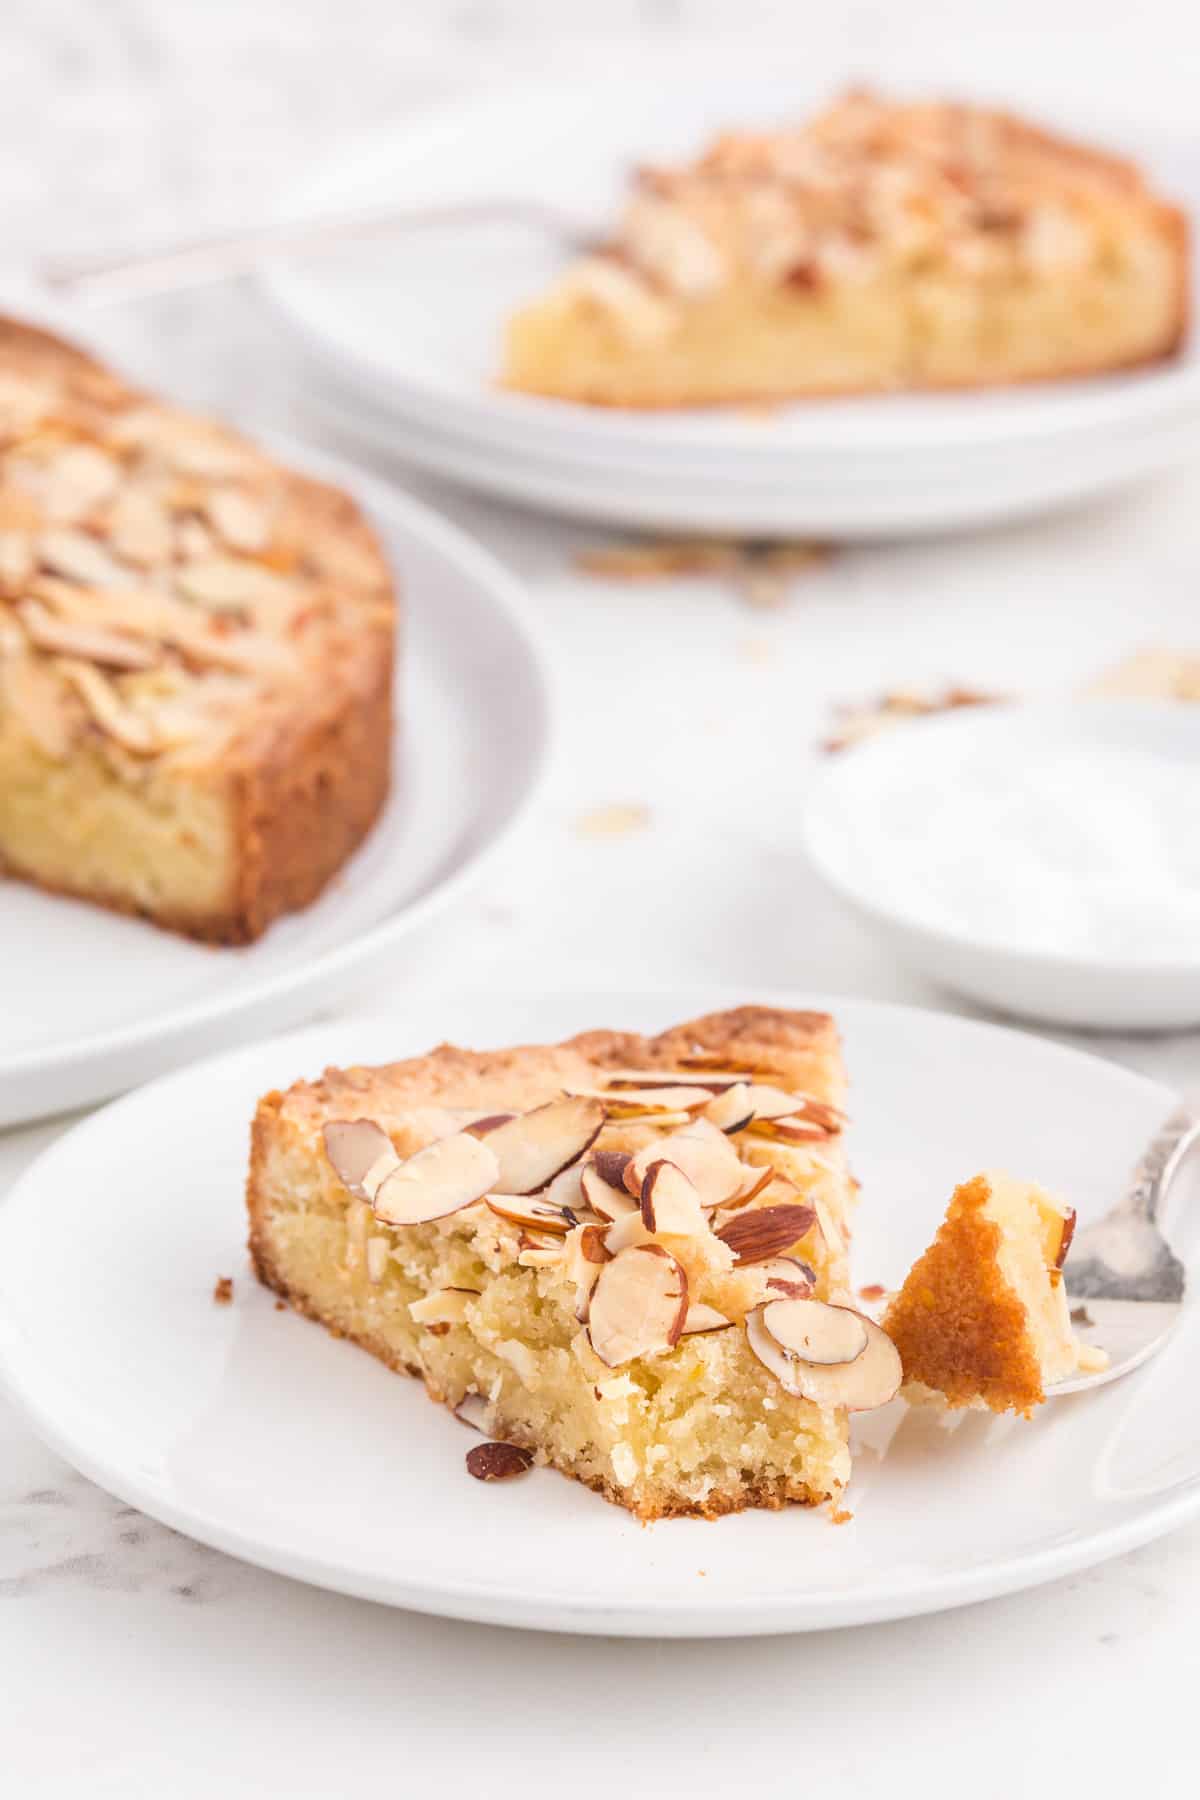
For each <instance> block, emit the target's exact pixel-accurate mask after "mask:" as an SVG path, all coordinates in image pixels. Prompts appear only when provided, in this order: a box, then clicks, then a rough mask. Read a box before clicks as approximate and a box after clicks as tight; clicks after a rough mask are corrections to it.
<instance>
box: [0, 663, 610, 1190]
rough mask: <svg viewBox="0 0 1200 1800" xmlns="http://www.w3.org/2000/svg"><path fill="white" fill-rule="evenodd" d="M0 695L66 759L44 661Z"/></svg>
mask: <svg viewBox="0 0 1200 1800" xmlns="http://www.w3.org/2000/svg"><path fill="white" fill-rule="evenodd" d="M0 696H2V697H3V699H4V702H5V705H6V706H8V707H9V708H10V709H11V711H12V713H13V715H14V716H15V717H16V719H17V721H18V723H19V724H20V726H21V727H22V729H23V730H24V732H25V734H26V736H27V737H28V738H29V740H30V742H31V743H33V744H35V745H36V746H37V748H38V749H39V750H40V751H41V753H42V755H43V756H45V757H48V758H49V759H50V761H51V762H65V761H66V760H67V757H68V756H69V755H70V753H71V745H72V742H73V741H74V735H75V734H74V732H73V730H72V727H71V718H70V715H69V713H68V710H67V697H66V693H65V690H64V689H63V687H62V685H61V683H60V682H59V681H58V680H57V679H56V677H55V676H54V675H53V674H51V672H50V670H49V669H48V668H47V667H45V665H43V664H40V663H38V662H36V661H34V660H33V659H32V658H30V657H28V656H22V657H20V658H14V659H13V660H12V661H11V662H6V663H5V665H4V667H3V668H2V669H0ZM632 1204H633V1202H632V1201H631V1202H630V1205H632Z"/></svg>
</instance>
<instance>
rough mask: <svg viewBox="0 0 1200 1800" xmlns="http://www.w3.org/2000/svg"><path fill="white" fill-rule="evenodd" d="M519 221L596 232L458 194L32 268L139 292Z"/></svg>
mask: <svg viewBox="0 0 1200 1800" xmlns="http://www.w3.org/2000/svg"><path fill="white" fill-rule="evenodd" d="M504 223H507V224H510V225H520V226H522V227H524V228H525V229H526V230H528V231H534V232H537V233H539V234H540V235H542V236H544V237H549V238H552V239H553V240H554V241H555V242H557V243H559V244H561V245H562V246H563V248H564V249H567V250H575V251H587V250H592V249H595V248H596V247H597V246H598V245H599V243H600V240H601V233H600V230H599V227H598V226H592V225H590V224H588V223H587V222H585V221H584V220H582V219H578V218H572V217H570V216H569V215H568V214H567V213H565V212H560V211H559V210H558V209H557V208H556V207H553V206H548V205H544V204H543V203H542V202H541V201H539V200H517V199H507V200H506V199H499V198H497V199H491V200H457V201H449V202H447V203H445V204H439V205H430V206H404V207H402V206H389V207H379V208H377V209H374V210H371V211H359V212H348V213H339V214H332V215H329V216H327V217H325V218H312V219H299V220H296V221H294V222H289V223H287V224H283V225H264V226H260V227H258V228H256V229H251V230H248V231H231V232H226V233H223V234H222V235H221V236H218V237H209V238H197V239H193V240H192V241H190V242H180V243H175V244H163V245H160V246H159V247H158V248H156V249H153V250H146V251H142V252H137V253H134V254H130V255H124V256H81V257H70V258H57V259H51V260H48V261H46V262H43V263H41V264H39V265H38V269H37V275H38V278H39V280H41V281H42V282H44V283H45V284H46V286H47V287H49V288H50V289H51V290H52V291H53V292H54V293H56V294H59V295H61V296H64V297H68V296H69V297H70V298H71V299H77V300H95V301H105V300H124V299H129V298H132V297H133V296H135V295H138V294H157V293H167V292H170V291H171V290H172V289H175V288H188V287H201V286H203V285H204V284H205V283H206V282H210V281H225V280H227V279H228V278H229V277H230V276H232V275H245V274H247V273H249V272H250V271H251V270H253V269H256V268H259V267H261V265H262V264H263V263H266V262H271V261H273V260H274V259H275V258H276V257H280V256H295V255H305V256H312V255H325V254H327V253H328V252H330V251H332V250H337V249H338V248H340V246H341V245H343V244H347V243H353V242H355V241H359V242H365V241H367V240H369V239H371V238H381V237H390V236H392V235H394V234H396V233H403V232H412V231H426V230H430V229H433V228H436V227H438V226H447V225H451V226H456V225H459V226H468V225H490V224H504Z"/></svg>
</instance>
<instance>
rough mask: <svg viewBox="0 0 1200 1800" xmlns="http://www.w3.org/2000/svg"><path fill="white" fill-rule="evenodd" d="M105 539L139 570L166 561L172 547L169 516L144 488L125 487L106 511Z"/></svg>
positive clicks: (172, 532) (119, 554) (156, 565)
mask: <svg viewBox="0 0 1200 1800" xmlns="http://www.w3.org/2000/svg"><path fill="white" fill-rule="evenodd" d="M106 527H107V536H108V541H109V543H110V545H111V546H112V548H113V549H114V550H115V551H116V553H117V555H118V556H120V557H122V558H123V559H124V560H125V561H126V562H130V563H134V564H135V565H136V566H137V567H138V568H139V569H153V568H156V567H158V566H160V565H161V564H163V563H165V562H167V561H168V560H169V559H170V556H171V550H172V546H173V544H174V531H173V528H172V524H171V515H170V513H169V512H168V510H167V508H166V507H165V506H164V505H163V504H162V502H161V501H160V500H156V499H155V498H154V497H153V495H151V494H148V493H147V492H146V491H145V489H144V488H137V487H126V488H123V489H122V490H121V492H120V493H119V494H118V495H117V496H116V498H115V499H114V500H113V502H112V505H111V506H110V507H109V508H108V513H107V519H106Z"/></svg>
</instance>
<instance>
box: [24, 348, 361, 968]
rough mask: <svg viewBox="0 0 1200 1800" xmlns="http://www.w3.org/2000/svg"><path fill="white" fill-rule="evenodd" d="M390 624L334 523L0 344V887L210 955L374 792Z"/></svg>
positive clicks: (259, 475)
mask: <svg viewBox="0 0 1200 1800" xmlns="http://www.w3.org/2000/svg"><path fill="white" fill-rule="evenodd" d="M394 613H395V600H394V596H393V591H392V583H391V579H390V576H389V573H388V569H387V566H386V564H385V562H384V560H383V557H382V555H381V553H380V550H379V548H378V546H377V544H376V542H375V540H374V538H373V536H372V533H371V531H370V529H369V528H368V526H367V524H366V523H365V521H364V519H363V518H362V516H361V514H360V513H359V512H358V510H357V508H356V507H355V506H354V504H353V503H352V502H351V501H350V500H349V499H348V498H347V497H346V496H345V495H344V494H341V493H339V492H338V491H337V490H336V489H334V488H330V487H326V486H323V485H322V484H321V483H319V482H316V481H312V480H310V479H308V478H307V477H305V476H302V475H298V474H293V473H291V472H289V471H288V470H286V469H284V468H281V467H280V466H279V465H278V464H277V463H275V462H273V461H272V460H271V459H270V458H269V457H267V456H266V455H265V454H264V453H263V452H261V451H259V450H257V449H255V448H254V447H253V446H252V445H251V444H249V443H247V442H246V441H245V440H244V439H243V438H241V437H239V436H237V435H236V434H235V433H234V432H232V431H229V430H227V429H225V428H223V427H222V426H219V425H216V424H213V423H211V422H209V421H207V420H205V419H201V418H197V417H195V416H193V415H192V414H190V413H187V412H183V411H181V410H179V409H178V408H175V407H172V406H169V405H166V404H164V403H162V402H159V401H156V400H153V399H150V398H148V397H147V396H146V395H144V394H141V393H138V392H137V391H136V390H134V389H133V388H131V387H129V386H128V385H127V384H126V383H125V382H123V381H122V380H120V379H119V378H118V377H117V376H116V375H114V374H112V373H111V372H110V371H109V370H107V369H105V368H103V367H102V366H101V365H100V364H99V363H97V362H95V361H94V360H93V359H92V358H90V357H89V356H86V355H84V354H83V353H82V352H80V351H78V350H75V349H72V348H71V347H70V346H69V345H67V344H65V343H62V342H61V341H59V340H58V339H56V338H53V337H50V336H47V335H46V334H44V333H42V332H39V331H35V330H33V329H31V328H30V327H28V326H24V325H21V324H17V323H15V322H12V321H3V320H0V868H2V869H3V870H4V872H6V873H7V874H9V875H13V876H17V877H21V878H23V879H25V880H28V881H32V882H36V883H38V884H39V885H41V886H43V887H45V888H49V889H53V890H55V891H57V892H60V893H65V894H73V895H77V896H80V897H82V898H85V899H89V900H93V901H96V902H97V903H99V904H101V905H104V906H108V907H113V908H117V909H119V910H120V911H123V912H129V913H135V914H138V915H140V916H141V917H143V918H145V919H149V920H153V921H154V922H155V923H156V924H159V925H163V926H167V927H170V928H172V929H174V930H177V931H181V932H186V933H188V934H190V935H191V936H194V937H197V938H203V939H208V940H210V941H213V942H218V943H226V944H236V943H245V942H248V941H250V940H251V939H253V938H256V937H258V936H259V935H260V933H262V932H263V931H264V930H265V929H266V927H267V926H268V925H269V924H270V923H271V921H272V920H273V919H275V918H277V917H278V916H279V915H280V914H281V913H285V912H290V911H293V910H295V909H296V908H299V907H303V906H306V905H307V904H308V903H309V902H310V901H311V900H313V899H314V898H315V897H316V895H317V894H319V893H320V892H321V890H322V888H323V887H324V886H325V884H326V883H327V882H328V881H329V879H330V878H331V876H333V875H334V874H335V873H336V871H337V870H338V869H339V868H340V867H341V866H342V864H343V863H344V862H345V861H346V859H347V857H348V856H349V855H350V854H351V853H352V851H353V850H354V849H355V848H356V847H357V845H358V844H359V843H360V842H361V840H362V839H363V837H364V836H365V835H366V833H367V831H368V830H369V828H370V826H371V825H372V823H373V822H374V820H375V819H376V817H377V815H378V813H379V811H380V809H381V807H382V805H383V802H384V800H385V798H386V795H387V792H388V784H389V776H390V768H391V738H392V701H391V693H392V679H393V637H394Z"/></svg>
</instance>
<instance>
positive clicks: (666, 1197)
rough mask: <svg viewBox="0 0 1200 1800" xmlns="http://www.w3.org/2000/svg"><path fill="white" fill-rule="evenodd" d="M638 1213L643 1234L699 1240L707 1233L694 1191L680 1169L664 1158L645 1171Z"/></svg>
mask: <svg viewBox="0 0 1200 1800" xmlns="http://www.w3.org/2000/svg"><path fill="white" fill-rule="evenodd" d="M641 1212H642V1223H643V1224H644V1225H645V1227H646V1229H647V1231H653V1232H655V1233H663V1234H665V1235H667V1236H674V1237H700V1236H702V1235H703V1234H704V1233H706V1232H707V1230H708V1221H707V1220H706V1219H705V1217H704V1210H703V1208H702V1207H701V1205H700V1196H699V1194H698V1193H697V1192H696V1189H695V1187H694V1186H693V1184H692V1183H691V1182H690V1181H689V1180H688V1178H687V1176H686V1175H685V1174H684V1172H683V1170H682V1169H680V1168H678V1167H677V1166H676V1164H675V1163H673V1162H668V1161H666V1159H665V1158H662V1159H660V1160H659V1161H658V1162H652V1163H651V1164H650V1167H649V1168H648V1169H647V1170H646V1175H645V1179H644V1180H643V1182H642V1195H641Z"/></svg>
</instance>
